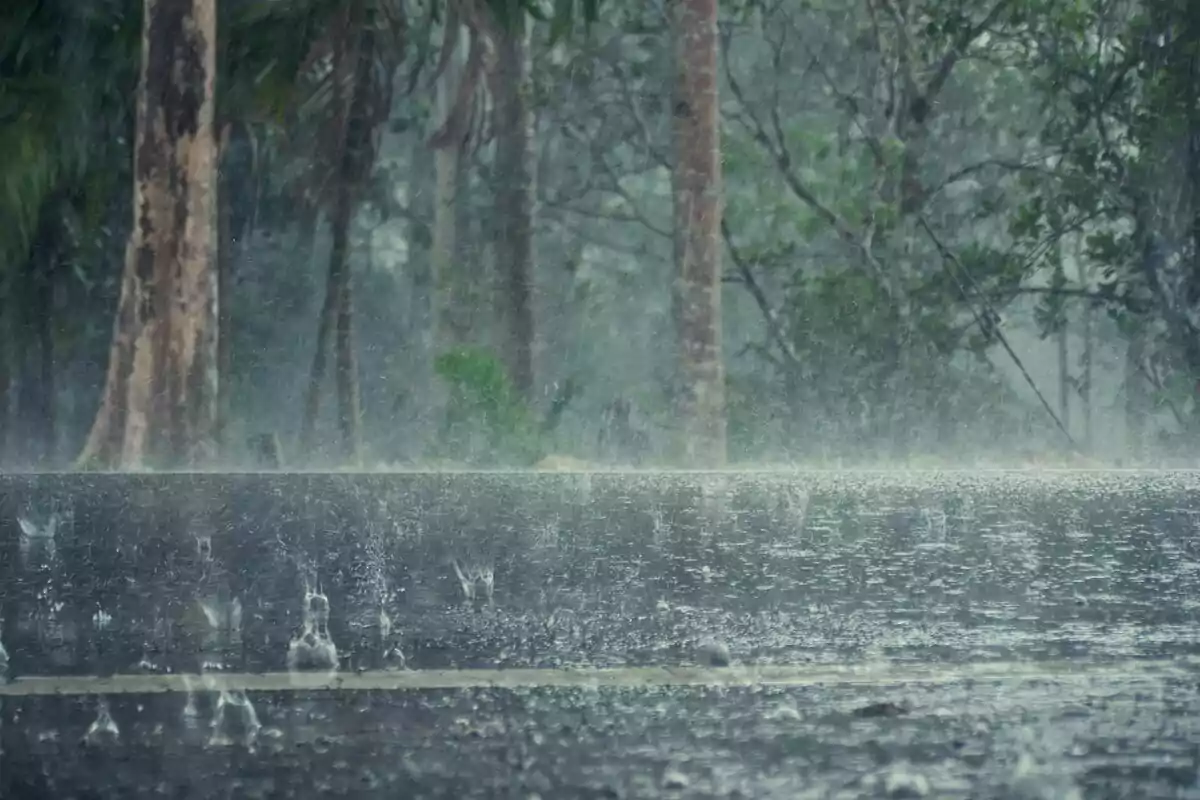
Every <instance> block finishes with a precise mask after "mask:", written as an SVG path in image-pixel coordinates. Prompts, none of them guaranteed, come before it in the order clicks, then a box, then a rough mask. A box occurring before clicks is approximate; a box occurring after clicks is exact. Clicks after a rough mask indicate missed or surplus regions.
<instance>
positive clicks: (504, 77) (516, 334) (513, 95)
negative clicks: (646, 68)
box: [494, 13, 537, 403]
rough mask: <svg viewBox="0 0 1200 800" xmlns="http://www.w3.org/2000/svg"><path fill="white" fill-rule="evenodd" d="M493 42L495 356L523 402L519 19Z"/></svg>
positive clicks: (528, 182) (524, 59)
mask: <svg viewBox="0 0 1200 800" xmlns="http://www.w3.org/2000/svg"><path fill="white" fill-rule="evenodd" d="M499 38H500V42H499V58H498V63H499V73H500V74H499V79H500V80H499V86H500V91H501V96H500V97H499V98H498V100H497V118H498V124H497V130H496V139H497V142H496V190H495V191H496V201H495V202H496V205H495V212H494V213H495V217H496V219H495V225H496V244H495V247H496V266H497V271H498V272H499V277H500V280H501V286H502V287H503V289H502V300H501V303H500V309H501V317H502V320H501V321H502V324H501V331H502V342H503V346H502V348H501V352H502V353H503V354H504V357H505V361H506V362H507V367H508V372H509V376H510V377H511V379H512V381H513V385H514V386H515V387H516V389H517V391H518V392H519V393H520V396H521V397H523V398H524V399H525V401H526V402H527V403H528V402H530V401H532V399H533V395H534V364H533V358H534V333H535V331H534V311H533V293H534V279H533V275H534V259H535V254H534V240H533V224H534V223H533V215H534V204H535V202H536V196H537V194H536V180H537V178H536V165H537V160H536V155H535V153H534V143H535V119H534V113H533V107H532V94H533V82H532V77H531V63H530V53H529V21H528V19H527V18H526V16H525V14H523V13H522V14H521V15H520V19H519V21H516V22H514V23H513V26H512V27H511V28H509V29H506V30H503V31H502V32H501V34H500V37H499Z"/></svg>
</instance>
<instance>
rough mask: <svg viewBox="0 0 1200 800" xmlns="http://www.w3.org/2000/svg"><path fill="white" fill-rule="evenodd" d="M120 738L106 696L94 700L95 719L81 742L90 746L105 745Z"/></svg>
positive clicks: (112, 743)
mask: <svg viewBox="0 0 1200 800" xmlns="http://www.w3.org/2000/svg"><path fill="white" fill-rule="evenodd" d="M120 740H121V731H120V729H119V728H118V727H117V722H116V720H114V719H113V717H112V712H111V711H110V710H109V707H108V698H106V697H100V698H97V700H96V719H95V720H93V721H92V724H91V725H89V726H88V729H87V731H86V732H85V733H84V734H83V743H84V744H85V745H88V746H90V747H107V746H110V745H114V744H116V743H118V742H119V741H120Z"/></svg>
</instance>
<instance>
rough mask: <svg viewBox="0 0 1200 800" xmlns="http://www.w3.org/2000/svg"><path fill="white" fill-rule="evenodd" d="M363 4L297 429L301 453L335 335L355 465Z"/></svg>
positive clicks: (355, 24)
mask: <svg viewBox="0 0 1200 800" xmlns="http://www.w3.org/2000/svg"><path fill="white" fill-rule="evenodd" d="M362 12H363V7H362V6H361V5H358V6H356V7H355V8H354V9H353V10H352V12H351V20H352V22H351V29H352V30H356V31H358V37H359V38H358V40H356V41H355V42H354V43H353V45H352V46H348V47H346V48H345V50H344V54H343V59H345V60H346V61H345V63H347V64H350V65H352V67H351V68H352V69H353V70H354V72H353V78H352V83H351V90H350V91H351V94H350V101H349V104H348V105H347V106H344V109H345V110H344V112H343V113H344V114H345V122H344V124H343V125H342V126H341V128H342V131H343V135H342V141H341V144H340V151H341V152H340V153H339V158H338V169H337V177H336V178H335V194H334V202H333V215H332V217H331V219H330V225H331V228H332V233H333V243H332V247H331V248H330V253H329V273H328V277H327V279H326V284H325V302H324V305H323V306H322V308H321V317H320V320H319V321H318V323H317V347H316V352H315V353H314V355H313V366H312V372H311V374H310V376H309V385H308V392H307V394H306V396H305V404H304V419H303V423H302V429H301V436H300V442H301V450H302V452H304V453H307V452H308V451H309V450H310V449H311V446H312V439H313V435H314V432H315V430H316V422H317V415H318V413H319V411H320V398H321V385H322V384H323V383H324V380H325V371H326V368H327V357H328V356H327V354H328V352H329V350H330V345H331V344H333V343H334V342H332V341H331V339H334V337H336V340H335V341H336V350H335V353H334V358H335V362H336V363H335V380H336V384H337V397H338V430H339V433H340V434H341V445H342V456H343V458H344V459H345V460H346V462H348V463H352V464H357V463H358V462H359V461H360V460H361V453H362V433H361V427H362V413H361V402H360V393H359V386H358V360H357V358H356V356H355V351H354V329H353V320H354V306H353V299H352V296H351V286H352V281H351V270H350V226H351V224H352V223H353V221H354V213H355V211H356V210H357V208H358V200H359V195H360V193H361V190H362V186H363V181H364V180H365V179H366V177H367V174H368V173H369V171H370V165H371V164H372V163H373V161H374V153H373V148H372V147H371V136H372V131H371V124H370V122H369V120H368V113H369V112H368V104H369V100H370V97H369V93H370V70H371V67H372V61H373V59H374V49H373V48H374V38H373V37H372V36H371V35H370V33H369V32H368V30H367V29H368V27H369V26H368V25H367V24H366V23H364V22H363V20H362V16H363V13H362Z"/></svg>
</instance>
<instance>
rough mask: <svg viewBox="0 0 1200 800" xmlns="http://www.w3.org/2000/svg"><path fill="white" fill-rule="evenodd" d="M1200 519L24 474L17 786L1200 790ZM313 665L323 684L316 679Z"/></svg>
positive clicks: (14, 594) (1039, 478)
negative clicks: (326, 658)
mask: <svg viewBox="0 0 1200 800" xmlns="http://www.w3.org/2000/svg"><path fill="white" fill-rule="evenodd" d="M121 481H125V483H122V482H121ZM1198 498H1200V475H1198V474H1197V473H1191V472H1159V473H1119V472H1075V473H1045V474H1035V473H1024V472H1022V473H1001V472H996V473H902V474H885V473H862V474H852V475H847V474H841V475H835V474H828V473H826V474H795V473H792V474H784V473H674V474H652V473H635V474H617V473H613V474H592V475H518V474H508V475H506V474H464V475H420V474H408V475H387V476H384V475H366V476H355V475H298V476H297V475H254V476H211V475H206V476H180V475H173V476H142V477H139V478H136V479H129V478H121V477H118V476H40V477H39V478H37V479H36V480H31V479H28V478H18V477H14V476H8V477H4V478H0V510H2V511H3V518H0V535H2V536H3V537H4V539H3V541H5V542H7V545H6V547H5V550H4V552H5V554H6V555H5V558H4V560H3V562H0V566H2V567H3V569H4V574H3V578H4V581H3V583H2V585H0V586H2V588H0V591H2V593H3V602H4V623H5V624H4V629H3V632H2V633H0V642H3V644H4V645H5V647H6V652H7V654H8V665H9V672H10V678H11V680H10V682H9V683H8V684H6V685H5V686H3V687H0V698H2V702H3V728H2V731H0V734H2V737H3V739H2V741H3V745H4V751H3V755H2V756H0V781H2V782H3V783H2V784H0V787H2V788H4V789H5V792H4V794H3V796H4V797H43V796H54V797H72V796H75V797H114V798H115V797H122V798H125V797H197V798H208V797H296V798H302V797H326V796H329V797H333V796H343V797H521V798H531V797H542V798H551V797H614V798H619V797H698V798H699V797H705V798H707V797H781V798H782V797H789V798H792V797H814V798H818V797H820V798H824V797H830V798H835V797H1022V798H1035V797H1036V798H1057V797H1145V798H1155V797H1200V786H1198V785H1197V776H1198V774H1200V698H1198V696H1197V695H1198V694H1200V689H1198V686H1200V683H1198V681H1200V667H1198V664H1200V662H1197V661H1196V657H1198V656H1200V623H1198V620H1197V609H1198V608H1200V535H1198V534H1200V502H1197V500H1198ZM52 518H53V519H56V520H58V521H57V522H55V523H54V524H53V525H51V524H50V521H51V519H52ZM21 519H23V520H24V521H25V522H24V524H18V523H19V520H21ZM50 528H53V530H52V531H51V533H50V534H49V535H47V533H46V531H47V530H48V529H50ZM311 598H317V599H316V600H312V599H311ZM195 608H199V609H200V610H201V611H202V614H200V615H198V619H199V623H197V624H198V627H199V629H200V631H199V633H198V634H197V633H196V632H195V630H194V629H193V628H194V626H193V627H189V625H188V624H186V623H187V621H188V620H189V619H191V618H190V617H189V616H188V613H189V609H195ZM318 608H319V609H321V612H320V613H321V614H323V615H325V616H321V617H320V619H319V620H318V619H317V618H316V617H315V616H314V614H316V612H315V611H312V609H318ZM321 643H325V644H324V645H322V644H321ZM319 646H326V647H327V649H328V651H329V654H330V658H332V659H335V660H336V662H337V664H338V670H337V671H336V673H334V672H330V671H329V670H325V669H318V668H316V667H312V666H310V667H308V668H304V669H300V668H297V667H296V664H297V661H296V659H295V658H294V653H295V652H296V651H297V648H298V647H301V648H310V649H313V648H316V650H315V652H322V653H323V652H325V651H324V650H320V649H319ZM289 654H292V655H289ZM303 663H304V664H310V665H312V664H317V663H318V662H317V661H314V660H313V659H311V658H309V659H308V660H307V661H304V662H303ZM331 663H332V662H331ZM726 663H727V664H728V665H729V666H728V667H726V666H725V664H726ZM106 676H111V677H106ZM101 698H102V699H101ZM105 715H107V716H105ZM81 742H84V744H82V745H81V744H80V743H81ZM168 765H173V766H168Z"/></svg>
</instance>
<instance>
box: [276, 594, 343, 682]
mask: <svg viewBox="0 0 1200 800" xmlns="http://www.w3.org/2000/svg"><path fill="white" fill-rule="evenodd" d="M306 583H307V582H306ZM287 666H288V671H289V672H299V671H306V670H307V671H322V670H328V671H329V672H334V671H336V670H337V667H338V651H337V646H336V645H334V643H333V639H332V638H331V637H330V636H329V598H328V597H326V596H325V594H324V593H322V592H321V591H320V589H319V588H318V589H317V590H316V591H313V590H312V589H311V588H309V587H308V586H307V585H306V586H305V590H304V619H303V622H302V623H301V626H300V632H299V633H298V634H296V635H295V636H293V637H292V640H291V642H289V643H288V653H287Z"/></svg>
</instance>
